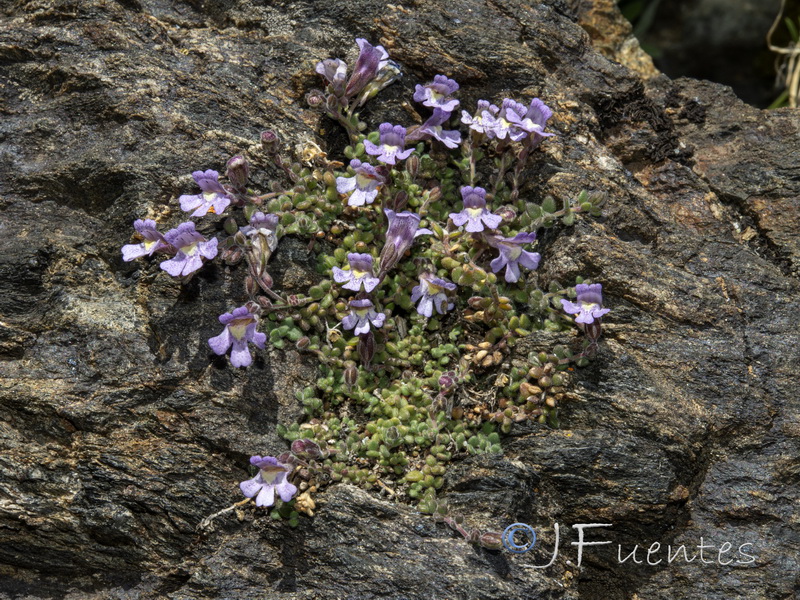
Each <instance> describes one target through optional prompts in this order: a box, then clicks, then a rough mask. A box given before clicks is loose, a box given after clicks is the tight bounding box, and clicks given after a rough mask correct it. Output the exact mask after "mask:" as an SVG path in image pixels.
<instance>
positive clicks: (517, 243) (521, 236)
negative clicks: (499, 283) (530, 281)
mask: <svg viewBox="0 0 800 600" xmlns="http://www.w3.org/2000/svg"><path fill="white" fill-rule="evenodd" d="M535 239H536V234H535V233H518V234H517V235H515V236H514V237H513V238H507V237H502V236H491V237H489V238H488V239H487V241H488V242H489V243H490V244H491V245H492V246H494V247H495V248H497V249H498V250H499V251H500V255H499V256H498V257H497V258H495V259H494V260H493V261H492V262H491V263H489V266H491V267H492V271H494V272H495V273H497V272H498V271H499V270H500V269H502V268H503V267H505V268H506V275H505V278H506V281H507V282H509V283H514V282H516V281H519V275H520V272H519V266H520V265H522V266H523V267H525V268H526V269H535V268H536V267H538V266H539V261H540V260H541V259H542V257H541V255H540V254H539V253H538V252H528V251H526V250H523V249H522V244H530V243H531V242H533V241H534V240H535Z"/></svg>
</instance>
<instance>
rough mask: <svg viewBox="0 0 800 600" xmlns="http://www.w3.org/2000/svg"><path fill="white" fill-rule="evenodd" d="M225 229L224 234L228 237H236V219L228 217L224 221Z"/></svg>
mask: <svg viewBox="0 0 800 600" xmlns="http://www.w3.org/2000/svg"><path fill="white" fill-rule="evenodd" d="M223 228H224V229H225V233H227V234H228V235H236V232H237V231H239V226H238V225H237V224H236V219H234V218H233V217H228V218H227V219H225V225H223Z"/></svg>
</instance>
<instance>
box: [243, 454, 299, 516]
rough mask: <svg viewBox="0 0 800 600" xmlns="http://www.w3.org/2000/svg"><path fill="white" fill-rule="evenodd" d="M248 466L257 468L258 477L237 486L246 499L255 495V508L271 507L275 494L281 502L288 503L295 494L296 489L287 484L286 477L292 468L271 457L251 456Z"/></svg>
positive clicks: (292, 485)
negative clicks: (276, 493)
mask: <svg viewBox="0 0 800 600" xmlns="http://www.w3.org/2000/svg"><path fill="white" fill-rule="evenodd" d="M250 464H251V465H255V466H256V467H258V469H259V471H258V475H256V476H255V477H253V478H252V479H248V480H247V481H243V482H241V483H240V484H239V489H241V490H242V493H243V494H244V495H245V496H247V497H248V498H252V497H253V496H255V495H256V494H258V496H256V506H272V505H273V504H275V492H276V491H277V492H278V495H279V496H280V497H281V500H283V501H284V502H288V501H289V500H291V499H292V497H293V496H294V495H295V494H296V493H297V487H296V486H295V485H294V484H292V483H289V481H288V480H287V479H286V476H287V475H288V474H289V473H290V472H291V470H292V467H291V466H289V465H284V464H281V463H279V462H278V459H277V458H274V457H272V456H264V457H261V456H251V457H250Z"/></svg>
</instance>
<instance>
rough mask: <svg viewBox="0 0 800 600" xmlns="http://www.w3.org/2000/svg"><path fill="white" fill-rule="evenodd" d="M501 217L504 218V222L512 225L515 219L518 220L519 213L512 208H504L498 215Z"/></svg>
mask: <svg viewBox="0 0 800 600" xmlns="http://www.w3.org/2000/svg"><path fill="white" fill-rule="evenodd" d="M496 214H498V215H499V216H500V217H502V219H503V221H505V222H506V223H511V222H512V221H513V220H514V219H516V218H517V211H515V210H514V209H513V208H511V207H510V206H504V207H503V208H501V209H500V210H498V211H497V213H496Z"/></svg>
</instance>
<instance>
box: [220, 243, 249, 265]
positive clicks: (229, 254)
mask: <svg viewBox="0 0 800 600" xmlns="http://www.w3.org/2000/svg"><path fill="white" fill-rule="evenodd" d="M242 256H244V253H243V252H242V249H241V248H236V247H234V248H228V249H227V250H225V251H224V252H223V253H222V260H223V261H225V264H226V265H229V266H231V267H232V266H234V265H238V264H239V262H240V261H241V260H242Z"/></svg>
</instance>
